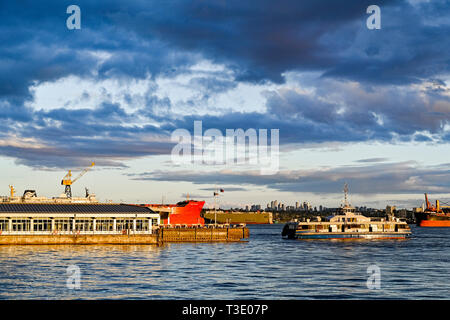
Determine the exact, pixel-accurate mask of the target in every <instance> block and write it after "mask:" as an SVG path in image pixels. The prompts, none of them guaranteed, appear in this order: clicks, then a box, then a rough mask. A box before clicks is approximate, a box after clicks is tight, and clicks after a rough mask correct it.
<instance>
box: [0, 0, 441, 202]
mask: <svg viewBox="0 0 450 320" xmlns="http://www.w3.org/2000/svg"><path fill="white" fill-rule="evenodd" d="M73 4H75V5H77V6H78V7H79V8H80V13H81V15H80V27H81V28H80V29H69V28H68V27H67V19H68V18H69V17H70V16H71V14H72V12H69V13H67V11H66V10H67V8H68V7H69V6H70V5H73ZM370 5H378V6H379V7H380V16H381V25H380V26H381V28H380V29H369V28H368V27H367V24H366V22H367V19H368V18H369V17H370V13H369V14H368V13H367V12H366V10H367V7H369V6H370ZM71 21H72V20H71ZM449 34H450V1H445V0H434V1H425V0H423V1H422V0H409V1H407V0H403V1H396V0H384V1H381V0H375V1H374V0H371V1H365V0H346V1H335V0H321V1H317V0H305V1H298V0H279V1H269V0H258V1H235V0H194V1H186V0H165V1H141V0H139V1H138V0H129V1H126V2H125V1H95V2H93V1H76V2H74V1H45V0H43V1H2V2H1V3H0V40H1V41H0V168H1V173H0V182H1V183H0V194H4V195H6V194H7V193H8V185H9V184H12V185H14V186H15V188H16V190H17V192H18V194H21V193H23V190H24V189H36V190H37V193H38V195H44V196H49V197H51V196H58V195H59V194H61V193H62V192H63V190H64V188H63V186H61V185H60V181H61V179H62V177H63V176H64V175H65V174H66V172H67V170H69V169H70V170H72V171H73V172H74V173H75V175H76V174H77V173H78V172H80V171H81V170H82V169H83V168H85V167H87V166H89V164H90V163H91V162H92V161H95V163H96V166H95V167H94V168H93V169H92V170H91V171H90V172H88V173H87V174H86V175H85V176H83V177H82V178H81V179H80V180H78V181H77V182H76V183H75V184H74V185H73V187H72V189H73V193H74V195H75V196H82V195H83V194H84V188H85V187H88V188H89V189H90V191H91V192H94V193H95V194H96V195H97V197H98V198H99V199H100V200H101V201H108V200H112V201H117V202H118V201H120V202H130V203H136V202H138V203H144V202H152V203H155V202H161V201H164V202H165V203H169V202H170V203H174V202H178V201H181V200H184V199H185V197H186V196H187V195H189V197H190V198H191V199H197V200H205V201H206V202H207V206H212V204H213V191H214V189H215V188H223V189H224V190H225V192H224V193H221V194H220V197H219V199H218V202H219V204H220V206H222V207H225V208H227V207H234V206H245V205H251V204H261V205H262V206H263V207H265V206H266V204H267V203H270V201H271V200H278V202H280V201H281V202H283V203H285V204H287V205H294V204H295V202H296V201H299V202H303V201H309V202H310V203H311V204H312V205H315V206H319V205H324V206H328V207H337V206H339V205H340V204H341V200H342V189H343V185H344V183H348V184H349V189H350V200H351V202H352V204H353V205H357V206H368V207H377V208H383V207H385V206H386V205H396V206H398V207H406V208H412V207H417V206H421V205H422V202H423V193H424V192H428V193H429V194H430V197H431V199H436V198H438V199H441V200H442V201H450V160H449V159H450V157H449V156H450V148H449V143H450V87H449V86H450V54H449V52H450V40H449V36H448V35H449ZM194 121H201V123H202V128H203V132H204V131H206V130H208V129H215V130H216V132H217V131H218V132H221V133H223V135H225V132H226V130H227V129H231V130H236V129H243V130H248V129H255V130H267V131H268V132H271V130H273V129H278V130H279V158H278V159H279V167H278V170H277V171H276V172H274V173H272V174H262V173H261V170H260V165H258V164H256V165H255V164H251V163H243V164H237V163H236V164H235V163H226V164H211V163H197V162H194V163H182V164H180V163H176V162H174V160H173V157H172V152H173V150H174V147H175V146H176V145H177V141H174V140H173V139H172V134H173V133H174V131H175V130H178V129H184V130H187V132H189V133H191V134H193V132H194ZM258 132H259V131H258Z"/></svg>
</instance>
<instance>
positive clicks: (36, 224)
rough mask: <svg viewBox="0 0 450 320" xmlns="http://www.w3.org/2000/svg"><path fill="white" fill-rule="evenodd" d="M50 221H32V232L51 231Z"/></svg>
mask: <svg viewBox="0 0 450 320" xmlns="http://www.w3.org/2000/svg"><path fill="white" fill-rule="evenodd" d="M51 230H52V221H51V220H49V219H38V220H33V231H51Z"/></svg>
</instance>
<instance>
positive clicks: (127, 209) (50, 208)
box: [0, 203, 154, 214]
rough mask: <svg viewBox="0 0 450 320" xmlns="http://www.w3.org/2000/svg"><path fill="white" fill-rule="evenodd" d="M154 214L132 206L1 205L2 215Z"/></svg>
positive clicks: (71, 204) (72, 204)
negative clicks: (8, 213)
mask: <svg viewBox="0 0 450 320" xmlns="http://www.w3.org/2000/svg"><path fill="white" fill-rule="evenodd" d="M7 212H14V213H19V212H20V213H28V212H30V213H147V214H148V213H154V211H153V210H151V209H149V208H146V207H140V206H135V205H130V204H84V203H76V204H75V203H70V204H49V203H0V213H7Z"/></svg>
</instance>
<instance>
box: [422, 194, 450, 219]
mask: <svg viewBox="0 0 450 320" xmlns="http://www.w3.org/2000/svg"><path fill="white" fill-rule="evenodd" d="M425 205H426V208H425V210H424V211H423V212H416V213H415V216H416V223H417V225H418V226H420V227H450V206H448V205H447V206H443V205H441V203H440V201H439V200H436V205H435V206H433V205H431V203H430V201H429V200H428V195H427V194H426V193H425Z"/></svg>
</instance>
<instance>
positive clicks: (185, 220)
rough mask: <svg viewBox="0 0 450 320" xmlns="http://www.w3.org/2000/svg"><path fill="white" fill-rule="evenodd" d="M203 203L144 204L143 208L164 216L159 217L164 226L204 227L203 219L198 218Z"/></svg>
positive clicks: (191, 201) (192, 201)
mask: <svg viewBox="0 0 450 320" xmlns="http://www.w3.org/2000/svg"><path fill="white" fill-rule="evenodd" d="M204 204H205V201H194V200H190V201H183V202H179V203H177V204H169V205H164V204H144V205H143V206H145V207H149V208H150V209H152V210H154V211H156V212H161V213H162V214H165V215H164V216H162V217H161V224H164V225H204V224H205V219H203V218H202V217H201V216H200V213H201V211H202V209H203V206H204Z"/></svg>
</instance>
